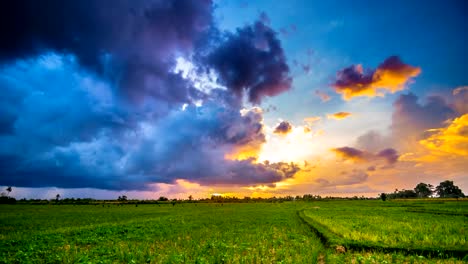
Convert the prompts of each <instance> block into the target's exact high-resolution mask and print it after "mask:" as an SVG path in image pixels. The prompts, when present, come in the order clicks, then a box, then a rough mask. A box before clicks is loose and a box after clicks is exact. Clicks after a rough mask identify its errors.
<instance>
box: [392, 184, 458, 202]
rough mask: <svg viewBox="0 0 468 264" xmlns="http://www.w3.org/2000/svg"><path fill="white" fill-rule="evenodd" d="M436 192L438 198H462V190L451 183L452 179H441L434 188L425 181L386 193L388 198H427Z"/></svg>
mask: <svg viewBox="0 0 468 264" xmlns="http://www.w3.org/2000/svg"><path fill="white" fill-rule="evenodd" d="M434 193H436V194H437V195H438V196H439V197H440V198H463V197H465V195H464V194H463V192H462V191H461V190H460V188H458V186H455V185H454V184H453V181H443V182H441V183H440V184H439V185H438V186H437V187H436V188H435V189H434V186H432V185H431V184H427V183H423V182H421V183H419V184H418V185H416V187H414V190H401V191H399V190H398V189H395V192H393V193H388V194H386V198H389V199H400V198H403V199H408V198H428V197H431V196H432V195H433V194H434Z"/></svg>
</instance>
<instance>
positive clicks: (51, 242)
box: [0, 199, 468, 263]
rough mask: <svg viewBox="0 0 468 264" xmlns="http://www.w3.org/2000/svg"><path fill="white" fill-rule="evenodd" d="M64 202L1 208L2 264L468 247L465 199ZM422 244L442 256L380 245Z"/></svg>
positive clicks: (384, 255) (364, 259)
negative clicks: (326, 238) (329, 239)
mask: <svg viewBox="0 0 468 264" xmlns="http://www.w3.org/2000/svg"><path fill="white" fill-rule="evenodd" d="M64 200H65V199H62V200H60V202H59V203H58V204H56V203H55V202H52V203H49V204H42V205H31V204H22V203H18V204H17V205H0V212H1V213H0V263H18V262H19V263H31V262H32V263H64V262H65V263H71V262H73V263H83V262H86V263H88V262H91V263H462V261H463V256H459V255H457V256H455V255H454V256H453V257H452V256H451V255H447V254H445V253H446V250H448V249H461V250H462V251H463V250H465V251H464V252H466V249H464V248H466V245H467V244H466V243H467V242H466V241H467V238H466V231H464V230H466V226H465V224H464V222H463V221H466V220H463V218H465V219H466V215H468V210H467V209H468V208H467V207H468V202H467V201H465V200H459V201H456V200H453V201H452V200H443V201H439V200H435V201H434V200H415V201H409V202H408V201H390V202H389V201H387V202H385V203H384V202H382V201H379V200H338V199H337V200H326V199H321V200H308V201H302V200H301V201H283V200H277V201H275V202H269V203H265V202H252V201H251V200H253V199H250V202H243V203H218V202H213V201H211V199H207V200H205V202H203V203H202V202H186V203H182V202H180V201H178V202H177V205H176V206H172V205H171V203H172V201H166V202H158V204H143V203H140V204H139V205H140V206H138V207H136V206H134V205H133V204H132V200H128V201H126V202H125V203H123V202H122V203H116V202H114V203H110V202H107V203H97V201H94V200H92V201H91V203H90V204H87V205H86V204H85V205H77V204H73V205H67V204H63V203H62V202H64ZM241 200H242V201H243V200H246V199H241ZM247 200H248V199H247ZM76 201H77V200H75V202H76ZM136 205H138V204H136ZM417 210H420V211H421V212H418V211H417ZM422 210H423V211H424V212H422ZM301 212H302V213H303V214H304V215H303V217H301V215H300V213H301ZM304 216H305V217H306V219H307V221H308V222H307V221H304ZM405 221H408V224H405ZM315 225H317V226H319V227H322V229H320V232H315V231H316V230H317V229H316V227H315ZM327 230H328V231H327ZM327 232H328V233H327ZM329 234H342V236H341V235H340V236H337V241H338V242H337V243H335V244H333V245H332V244H330V243H327V242H326V241H325V242H324V241H323V238H322V237H323V236H329ZM348 241H351V242H354V243H355V244H354V245H363V246H361V247H356V246H355V247H350V245H353V244H347V243H345V242H348ZM420 241H421V242H422V246H425V247H437V248H438V249H439V250H440V252H442V254H441V255H431V256H428V255H427V254H423V252H416V251H415V252H401V251H398V250H394V251H386V250H384V249H382V248H381V247H380V248H379V247H378V246H379V245H389V246H392V247H408V248H417V247H416V246H417V245H420ZM336 245H343V246H344V247H343V250H339V249H337V247H335V246H336ZM437 245H440V246H437ZM366 246H367V247H366ZM444 254H445V255H444Z"/></svg>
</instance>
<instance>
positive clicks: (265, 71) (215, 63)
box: [206, 22, 292, 104]
mask: <svg viewBox="0 0 468 264" xmlns="http://www.w3.org/2000/svg"><path fill="white" fill-rule="evenodd" d="M206 60H207V63H208V65H210V66H211V67H213V68H214V69H215V70H216V71H217V72H218V73H219V75H220V78H221V81H222V83H223V84H224V85H226V87H228V89H230V90H232V91H234V92H235V93H237V94H238V95H242V94H243V93H244V92H245V93H247V95H248V99H249V101H250V102H252V103H254V104H259V103H260V102H261V100H262V99H263V98H264V97H266V96H275V95H277V94H279V93H282V92H284V91H287V90H289V89H290V88H291V82H292V79H291V77H290V76H289V67H288V65H287V63H286V57H285V55H284V51H283V48H282V47H281V45H280V41H279V40H278V38H277V36H276V33H275V32H274V31H273V30H272V29H271V28H269V27H268V26H266V25H265V24H263V23H262V22H256V23H255V24H254V25H252V26H246V27H244V28H241V29H238V30H237V32H236V33H235V34H227V36H225V41H224V42H223V43H222V44H221V45H219V46H217V47H216V48H215V50H214V51H213V52H212V53H211V54H210V55H209V56H208V58H207V59H206Z"/></svg>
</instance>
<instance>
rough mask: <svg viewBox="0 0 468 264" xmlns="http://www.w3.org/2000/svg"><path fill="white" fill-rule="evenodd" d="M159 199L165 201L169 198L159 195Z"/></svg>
mask: <svg viewBox="0 0 468 264" xmlns="http://www.w3.org/2000/svg"><path fill="white" fill-rule="evenodd" d="M158 201H161V202H165V201H169V199H167V198H166V197H164V196H161V197H159V199H158Z"/></svg>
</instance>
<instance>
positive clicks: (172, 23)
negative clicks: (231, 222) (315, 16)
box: [0, 0, 299, 190]
mask: <svg viewBox="0 0 468 264" xmlns="http://www.w3.org/2000/svg"><path fill="white" fill-rule="evenodd" d="M213 9H214V7H213V4H212V3H211V1H185V0H177V1H159V0H155V1H138V2H137V3H134V2H132V1H125V0H117V1H113V2H112V8H110V9H109V6H108V5H107V4H104V3H101V2H94V1H88V0H84V1H71V2H67V1H54V0H46V1H42V2H37V1H27V0H24V1H14V2H2V3H0V31H1V32H2V41H1V43H0V64H1V65H0V66H1V67H0V87H1V88H2V93H1V95H0V171H1V172H2V173H1V174H0V185H13V186H23V187H42V186H43V187H47V186H55V187H61V188H88V187H91V188H100V189H109V190H123V189H126V190H143V189H149V188H151V186H154V184H157V183H161V184H166V183H174V182H177V181H178V180H185V181H186V182H192V183H193V182H195V183H198V184H218V185H229V184H230V185H241V186H246V185H258V184H267V185H268V184H274V183H275V182H279V181H282V180H284V179H287V178H290V177H293V176H294V174H295V173H296V172H297V171H298V170H299V168H298V167H297V165H295V164H293V163H284V162H276V163H258V162H257V160H256V158H257V156H258V152H259V150H260V149H261V147H262V145H263V144H264V143H265V134H264V131H263V112H262V111H261V109H259V108H250V109H246V108H245V107H244V106H243V104H242V102H243V95H244V93H245V94H246V95H247V97H248V100H250V102H252V103H260V102H261V100H262V99H263V98H264V97H265V96H274V95H277V94H279V93H281V92H283V91H286V90H288V89H290V87H291V78H290V77H289V67H288V65H287V64H286V58H285V55H284V52H283V49H282V48H281V44H280V42H279V40H278V39H277V37H276V33H275V32H274V31H273V30H272V29H271V28H270V27H268V26H267V25H265V23H266V21H264V22H265V23H262V22H256V23H255V24H254V25H246V26H245V27H244V28H241V29H238V30H237V31H236V32H235V33H229V32H221V31H220V30H219V29H217V28H216V27H215V25H214V23H213V21H212V17H213ZM45 18H46V19H45ZM264 20H265V19H264ZM187 71H191V72H189V73H188V72H187ZM193 72H196V74H194V73H193ZM195 75H196V76H195ZM218 75H219V76H218ZM198 82H206V83H210V84H213V85H208V86H210V87H205V86H204V85H201V84H199V83H198Z"/></svg>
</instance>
